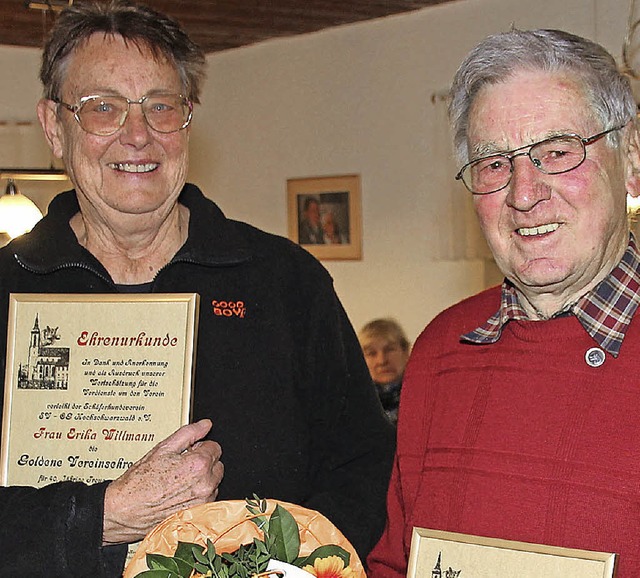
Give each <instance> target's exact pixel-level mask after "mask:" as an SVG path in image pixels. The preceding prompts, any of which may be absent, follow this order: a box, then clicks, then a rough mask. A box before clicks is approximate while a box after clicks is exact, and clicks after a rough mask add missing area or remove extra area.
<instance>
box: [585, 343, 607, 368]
mask: <svg viewBox="0 0 640 578" xmlns="http://www.w3.org/2000/svg"><path fill="white" fill-rule="evenodd" d="M584 360H585V361H586V362H587V365H588V366H589V367H600V366H601V365H602V364H603V363H604V361H605V353H604V351H602V349H600V348H599V347H592V348H591V349H589V350H587V352H586V353H585V354H584Z"/></svg>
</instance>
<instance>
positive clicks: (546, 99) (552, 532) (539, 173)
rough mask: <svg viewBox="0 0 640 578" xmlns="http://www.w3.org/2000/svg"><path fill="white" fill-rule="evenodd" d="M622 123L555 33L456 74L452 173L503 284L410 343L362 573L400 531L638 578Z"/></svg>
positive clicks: (630, 188)
mask: <svg viewBox="0 0 640 578" xmlns="http://www.w3.org/2000/svg"><path fill="white" fill-rule="evenodd" d="M635 116H636V104H635V102H634V99H633V96H632V93H631V90H630V88H629V83H628V82H627V80H626V78H624V77H623V76H622V75H621V74H620V73H619V72H618V71H617V69H616V65H615V62H614V60H613V59H612V58H611V56H610V55H609V54H608V53H607V52H606V51H605V50H604V49H603V48H602V47H600V46H599V45H597V44H594V43H592V42H590V41H588V40H585V39H582V38H579V37H576V36H573V35H571V34H568V33H565V32H561V31H553V30H537V31H530V32H523V31H518V30H513V31H510V32H507V33H504V34H498V35H496V36H493V37H489V38H488V39H486V40H485V41H484V42H482V43H481V44H480V45H479V46H478V47H477V48H476V49H474V50H473V51H472V52H471V53H470V55H469V56H468V57H467V59H466V60H465V61H464V63H463V64H462V66H461V68H460V69H459V70H458V72H457V74H456V77H455V81H454V84H453V88H452V101H451V104H450V117H451V121H452V126H453V130H454V135H455V143H456V152H457V156H458V159H459V162H460V165H461V167H462V168H461V169H460V172H459V173H458V175H457V178H458V179H461V180H462V181H463V182H464V184H465V185H466V187H467V188H468V189H469V191H470V192H471V194H473V201H474V204H475V209H476V212H477V215H478V218H479V220H480V223H481V226H482V229H483V231H484V235H485V236H486V239H487V241H488V243H489V245H490V247H491V250H492V251H493V254H494V256H495V259H496V262H497V263H498V265H499V266H500V268H501V270H502V272H503V273H504V275H505V281H504V283H503V284H502V287H496V288H493V289H489V290H488V291H485V292H483V293H480V294H479V295H476V296H474V297H471V298H470V299H467V300H465V301H463V302H461V303H459V304H457V305H455V306H453V307H452V308H450V309H449V310H447V311H445V312H444V313H442V314H441V315H439V316H438V317H437V318H436V319H435V320H434V321H433V322H432V323H431V324H430V325H429V326H428V327H427V328H426V330H425V331H424V332H423V334H422V335H421V336H420V338H419V340H418V341H417V343H416V345H415V346H414V349H413V353H412V356H411V359H410V361H409V364H408V367H407V371H406V373H405V380H404V385H403V390H402V397H401V402H400V421H399V426H398V449H397V453H396V462H395V469H394V473H393V476H392V481H391V486H390V490H389V493H388V522H387V527H386V529H385V533H384V534H383V537H382V539H381V540H380V542H379V543H378V545H377V546H376V548H375V549H374V551H373V552H372V554H371V555H370V557H369V564H370V566H369V567H370V571H371V573H370V576H372V577H373V578H380V577H400V576H404V574H405V572H406V566H407V556H408V553H409V548H410V540H411V532H412V528H413V527H414V526H419V527H426V528H434V529H440V530H446V531H454V532H463V533H468V534H475V535H482V536H490V537H498V538H504V539H512V540H520V541H525V542H533V543H542V544H550V545H557V546H562V547H569V548H580V549H585V550H596V551H606V552H616V553H618V554H619V556H620V557H619V566H618V574H617V576H618V578H629V577H631V576H637V572H638V568H640V516H638V505H639V504H640V420H639V419H638V414H639V413H640V387H638V382H639V378H638V361H637V355H638V353H637V352H638V350H639V347H640V321H639V320H637V319H636V309H637V306H638V303H639V302H640V289H639V288H640V254H639V253H638V250H637V248H636V243H635V240H634V239H633V237H632V236H630V234H629V227H628V224H627V218H626V213H625V198H626V195H627V193H629V194H631V195H634V196H637V195H638V193H639V192H640V188H639V186H638V185H639V183H638V170H639V169H640V159H639V157H638V155H639V152H638V132H637V129H636V125H635Z"/></svg>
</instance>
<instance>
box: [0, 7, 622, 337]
mask: <svg viewBox="0 0 640 578" xmlns="http://www.w3.org/2000/svg"><path fill="white" fill-rule="evenodd" d="M627 17H628V3H627V2H626V1H622V0H563V1H562V2H558V1H557V0H538V1H537V2H535V3H531V2H529V1H527V0H460V1H456V2H452V3H450V4H447V5H445V6H437V7H433V8H427V9H424V10H421V11H417V12H413V13H409V14H405V15H400V16H396V17H390V18H385V19H381V20H377V21H372V22H366V23H361V24H356V25H352V26H346V27H341V28H337V29H333V30H327V31H323V32H320V33H316V34H311V35H306V36H302V37H295V38H291V39H281V40H275V41H269V42H265V43H261V44H258V45H254V46H251V47H246V48H241V49H237V50H232V51H228V52H224V53H218V54H213V55H210V56H209V57H208V59H207V60H208V64H209V77H208V81H207V83H206V85H205V93H204V98H203V103H202V105H201V106H200V107H199V108H198V109H197V111H196V120H195V123H194V129H193V132H192V161H191V162H192V164H191V171H190V180H192V181H193V182H196V183H197V184H199V185H200V186H201V187H202V188H203V190H204V191H205V193H206V194H207V195H209V196H210V197H211V198H213V199H215V200H216V201H217V202H218V203H219V204H220V205H221V207H222V208H223V210H224V211H225V212H226V213H227V215H228V216H230V217H233V218H237V219H241V220H246V221H249V222H251V223H253V224H255V225H257V226H259V227H261V228H264V229H266V230H269V231H271V232H275V233H278V234H282V235H286V230H287V216H286V193H285V187H286V179H287V178H293V177H304V176H319V175H332V174H345V173H359V174H360V175H361V176H362V192H363V202H362V204H363V207H362V212H363V229H364V232H363V243H364V244H363V246H364V258H363V259H362V261H358V262H351V261H342V262H337V261H327V262H325V265H326V267H327V269H328V270H329V271H330V272H331V274H332V275H333V277H334V279H335V282H336V288H337V290H338V293H339V295H340V297H341V299H342V301H343V303H344V304H345V307H346V309H347V312H348V313H349V315H350V317H351V319H352V321H353V323H354V325H355V326H356V327H359V326H360V325H362V324H363V323H365V322H366V321H368V320H369V319H370V318H372V317H375V316H381V315H392V316H395V317H396V318H398V319H399V320H400V322H401V323H402V324H403V325H404V326H405V328H406V329H407V332H408V333H409V336H410V338H411V339H414V338H415V337H416V335H417V334H418V332H419V331H420V330H421V329H422V327H423V326H424V325H425V323H427V322H428V321H429V320H430V319H431V318H432V317H433V316H434V315H435V314H436V313H437V312H438V311H440V310H441V309H443V308H444V307H446V306H448V305H450V304H452V303H454V302H455V301H457V300H459V299H460V298H463V297H465V296H467V295H470V294H472V293H474V292H476V291H478V290H480V289H481V288H482V287H483V286H484V285H485V274H486V272H485V267H484V260H483V259H482V258H481V257H482V255H483V250H482V246H481V244H479V243H478V240H477V237H476V234H477V233H476V229H475V225H474V222H473V219H472V218H471V217H470V215H469V207H468V198H467V197H466V195H465V193H464V191H463V190H461V189H460V188H458V187H457V186H455V184H454V183H452V174H453V172H455V171H454V170H453V168H454V167H453V165H452V162H451V159H450V144H449V142H448V135H447V134H446V126H445V120H444V116H443V114H444V107H443V105H442V104H441V103H440V104H438V103H436V104H433V103H432V102H431V96H432V95H434V94H436V95H438V94H441V93H442V92H443V91H444V90H446V88H447V86H448V84H449V82H450V80H451V77H452V75H453V73H454V72H455V68H456V66H457V65H458V63H459V62H460V60H461V59H462V57H463V56H464V54H465V53H466V52H467V51H468V50H469V49H470V48H471V47H472V46H473V45H474V44H475V43H476V42H477V41H479V40H480V39H481V38H482V37H484V36H485V35H486V34H489V33H492V32H497V31H500V30H505V29H508V28H509V27H510V26H511V25H512V24H514V25H516V26H517V27H520V28H531V27H556V28H565V29H568V30H570V31H572V32H576V33H578V34H582V35H585V36H588V37H590V38H593V39H595V40H597V41H599V42H601V43H603V44H604V45H605V46H607V47H608V48H609V49H610V50H611V51H612V52H613V53H614V55H615V56H616V57H618V56H619V54H620V52H621V47H622V38H623V36H624V30H625V26H626V22H627ZM37 66H38V53H37V51H33V50H26V49H13V48H8V47H0V71H2V72H3V75H2V77H3V78H5V79H7V78H12V79H15V80H13V81H12V82H11V83H9V82H6V81H5V82H4V83H2V84H0V120H2V119H3V118H8V119H14V120H16V119H17V120H24V119H32V118H34V114H33V106H34V104H35V100H36V99H37V96H38V93H39V87H38V85H37V81H36V76H37ZM0 154H1V151H0ZM1 163H2V159H0V164H1ZM25 192H26V191H25ZM477 247H479V249H478V248H477ZM476 257H479V258H476ZM488 275H489V276H490V272H489V274H488Z"/></svg>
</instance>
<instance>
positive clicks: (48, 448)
mask: <svg viewBox="0 0 640 578" xmlns="http://www.w3.org/2000/svg"><path fill="white" fill-rule="evenodd" d="M197 309H198V295H197V294H195V293H190V294H133V295H132V294H108V295H102V294H100V295H96V294H93V295H87V294H80V295H75V294H74V295H71V294H12V295H11V296H10V301H9V324H8V332H7V337H8V338H7V363H6V375H5V390H4V406H3V418H2V446H1V449H0V483H1V484H2V485H5V486H6V485H27V486H36V487H39V486H43V485H46V484H49V483H52V482H58V481H64V480H72V481H81V482H85V483H96V482H100V481H102V480H105V479H114V478H117V477H118V476H120V475H121V474H122V473H123V472H124V471H125V470H126V469H127V468H128V467H129V466H131V465H132V464H133V463H134V462H135V461H137V460H138V459H140V458H141V457H142V456H143V455H144V454H145V453H146V452H147V451H148V450H149V449H151V448H152V447H153V446H155V445H156V444H157V443H158V442H159V441H161V440H163V439H164V438H166V437H167V436H168V435H170V434H171V433H173V432H174V431H175V430H176V429H178V428H179V427H180V426H182V425H184V424H185V423H188V421H189V418H190V412H191V383H192V378H193V369H194V361H195V359H194V356H195V339H196V329H197Z"/></svg>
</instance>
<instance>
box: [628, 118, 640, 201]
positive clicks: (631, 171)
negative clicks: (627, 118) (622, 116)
mask: <svg viewBox="0 0 640 578" xmlns="http://www.w3.org/2000/svg"><path fill="white" fill-rule="evenodd" d="M625 160H626V169H625V185H626V189H627V193H628V194H629V195H631V196H632V197H639V196H640V135H639V134H638V127H637V126H636V121H635V120H633V121H632V122H631V124H630V126H629V128H628V134H627V156H626V159H625Z"/></svg>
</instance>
